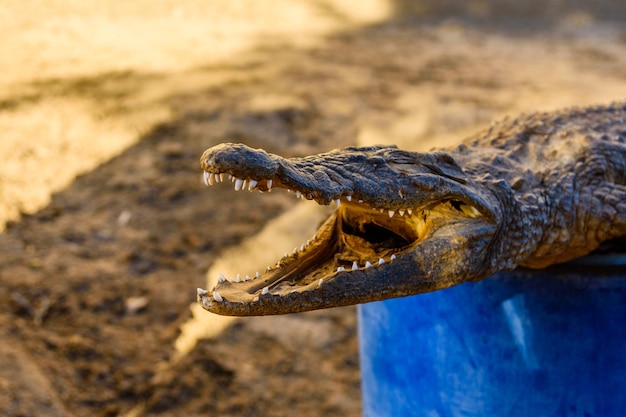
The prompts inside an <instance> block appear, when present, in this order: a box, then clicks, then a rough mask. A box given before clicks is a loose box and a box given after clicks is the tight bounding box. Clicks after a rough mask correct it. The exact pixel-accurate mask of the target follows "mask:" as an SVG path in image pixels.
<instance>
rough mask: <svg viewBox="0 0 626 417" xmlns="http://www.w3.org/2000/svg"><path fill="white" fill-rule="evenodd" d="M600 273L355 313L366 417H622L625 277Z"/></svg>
mask: <svg viewBox="0 0 626 417" xmlns="http://www.w3.org/2000/svg"><path fill="white" fill-rule="evenodd" d="M594 270H596V271H597V270H598V268H594ZM568 271H569V272H568ZM602 271H603V272H602V273H600V274H597V273H596V274H594V278H590V277H591V274H589V273H585V272H582V271H581V270H580V269H579V268H577V271H575V272H573V273H572V272H571V269H568V270H565V272H562V273H559V272H558V271H557V272H555V271H554V270H551V269H548V270H544V271H542V272H530V271H519V272H512V273H507V274H499V275H496V276H494V277H491V278H488V279H485V280H483V281H480V282H477V283H467V284H462V285H459V286H456V287H452V288H449V289H446V290H442V291H438V292H434V293H429V294H421V295H417V296H412V297H406V298H398V299H392V300H386V301H383V302H376V303H370V304H365V305H361V306H359V309H358V312H359V338H360V360H361V374H362V392H363V394H362V395H363V410H364V411H363V413H364V416H366V417H392V416H393V417H410V416H424V417H426V416H428V417H457V416H464V417H474V416H476V417H478V416H481V417H483V416H508V417H529V416H533V417H534V416H542V417H545V416H581V417H591V416H598V417H599V416H602V417H608V416H619V417H623V416H626V269H624V267H614V268H604V269H603V270H602ZM598 275H599V276H598Z"/></svg>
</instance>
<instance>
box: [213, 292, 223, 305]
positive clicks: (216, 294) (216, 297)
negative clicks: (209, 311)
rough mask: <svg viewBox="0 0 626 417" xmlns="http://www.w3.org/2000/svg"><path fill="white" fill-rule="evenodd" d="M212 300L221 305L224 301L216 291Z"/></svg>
mask: <svg viewBox="0 0 626 417" xmlns="http://www.w3.org/2000/svg"><path fill="white" fill-rule="evenodd" d="M213 299H214V300H215V301H217V302H218V303H221V302H222V301H224V299H223V298H222V296H221V295H220V293H219V292H217V291H213Z"/></svg>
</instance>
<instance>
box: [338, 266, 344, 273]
mask: <svg viewBox="0 0 626 417" xmlns="http://www.w3.org/2000/svg"><path fill="white" fill-rule="evenodd" d="M345 270H346V268H344V267H343V266H338V267H337V272H344V271H345Z"/></svg>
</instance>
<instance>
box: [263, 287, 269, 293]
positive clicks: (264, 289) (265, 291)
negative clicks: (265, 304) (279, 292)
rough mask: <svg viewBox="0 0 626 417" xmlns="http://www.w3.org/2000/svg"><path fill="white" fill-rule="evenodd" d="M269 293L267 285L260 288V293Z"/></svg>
mask: <svg viewBox="0 0 626 417" xmlns="http://www.w3.org/2000/svg"><path fill="white" fill-rule="evenodd" d="M269 293H270V289H269V287H263V289H262V290H261V295H265V294H269Z"/></svg>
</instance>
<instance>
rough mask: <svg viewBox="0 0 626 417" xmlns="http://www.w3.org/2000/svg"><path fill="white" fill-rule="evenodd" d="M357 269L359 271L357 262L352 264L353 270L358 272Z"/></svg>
mask: <svg viewBox="0 0 626 417" xmlns="http://www.w3.org/2000/svg"><path fill="white" fill-rule="evenodd" d="M357 269H359V265H357V263H356V261H354V262H352V270H353V271H356V270H357Z"/></svg>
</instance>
